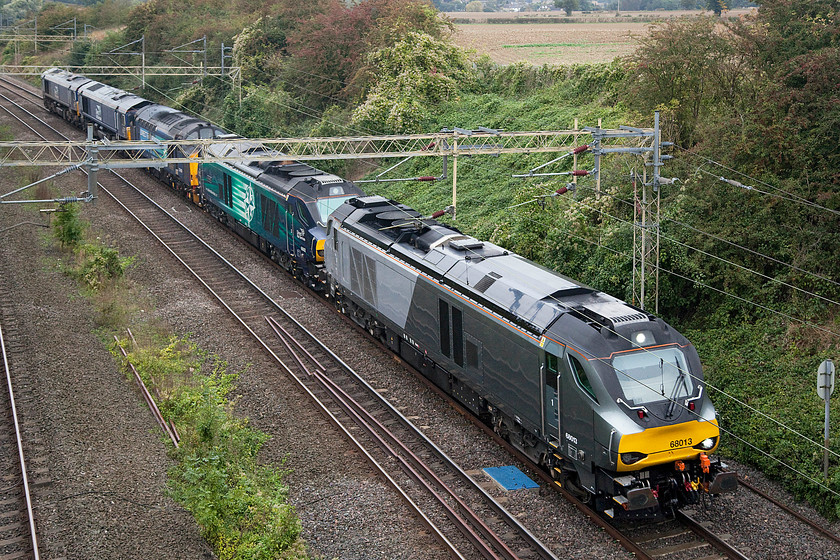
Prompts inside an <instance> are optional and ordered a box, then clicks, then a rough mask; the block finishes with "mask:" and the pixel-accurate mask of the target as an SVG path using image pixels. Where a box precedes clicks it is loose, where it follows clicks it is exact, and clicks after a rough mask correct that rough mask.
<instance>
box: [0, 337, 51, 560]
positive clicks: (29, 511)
mask: <svg viewBox="0 0 840 560" xmlns="http://www.w3.org/2000/svg"><path fill="white" fill-rule="evenodd" d="M0 348H2V354H3V369H4V370H5V372H6V386H7V388H8V390H9V402H10V407H11V412H12V419H13V421H14V425H15V438H16V439H17V448H18V459H19V461H20V471H21V479H22V481H23V493H24V495H25V497H26V515H27V518H28V520H29V533H30V535H31V542H32V554H33V556H34V560H40V558H41V553H40V552H39V550H38V533H37V529H36V528H35V509H34V508H33V506H32V493H31V492H30V489H29V477H28V476H27V474H26V457H25V456H24V453H23V435H22V434H21V429H20V421H19V420H18V414H17V406H16V405H15V391H14V388H13V386H12V373H11V370H10V369H9V358H8V356H7V355H6V340H5V339H4V338H3V328H2V326H1V325H0Z"/></svg>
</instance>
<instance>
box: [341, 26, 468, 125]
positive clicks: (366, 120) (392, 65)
mask: <svg viewBox="0 0 840 560" xmlns="http://www.w3.org/2000/svg"><path fill="white" fill-rule="evenodd" d="M368 65H369V69H368V71H369V72H370V73H371V74H373V75H375V77H376V81H375V82H373V79H372V78H371V82H373V83H374V85H373V87H372V88H371V89H370V91H369V93H368V95H367V97H366V99H365V101H364V103H362V104H361V105H360V106H359V107H358V108H357V109H356V111H355V112H354V113H353V122H354V124H356V125H358V126H363V127H365V128H367V129H369V130H378V131H381V132H393V133H402V132H421V127H420V125H421V123H422V122H423V120H424V119H425V117H426V115H427V114H428V112H429V111H430V110H431V108H432V107H434V106H435V105H437V104H439V103H441V102H442V101H445V100H447V99H449V98H450V97H452V96H453V95H455V93H456V92H457V90H458V87H459V81H460V82H465V81H466V80H467V76H468V72H467V59H466V56H465V55H464V53H463V51H461V50H460V49H457V48H455V47H453V46H451V45H449V44H448V43H445V42H443V41H440V40H438V39H435V38H434V37H432V36H430V35H427V34H425V33H419V32H409V33H408V34H407V35H406V36H405V37H404V38H403V39H402V40H400V41H398V42H396V43H395V44H394V45H393V46H390V47H383V48H381V49H379V50H377V51H375V52H373V53H371V54H370V55H369V57H368Z"/></svg>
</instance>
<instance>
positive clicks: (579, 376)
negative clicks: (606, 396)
mask: <svg viewBox="0 0 840 560" xmlns="http://www.w3.org/2000/svg"><path fill="white" fill-rule="evenodd" d="M569 365H570V366H571V369H572V374H573V375H574V376H575V381H576V382H577V385H578V387H580V388H581V389H583V392H584V393H586V394H587V395H588V396H589V397H590V398H591V399H592V400H593V401H595V402H596V403H597V402H598V397H596V396H595V389H593V388H592V382H590V381H589V377H588V376H587V374H586V370H585V369H584V367H583V364H582V363H580V361H578V359H577V358H575V357H574V356H569Z"/></svg>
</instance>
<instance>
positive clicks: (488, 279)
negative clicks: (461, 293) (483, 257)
mask: <svg viewBox="0 0 840 560" xmlns="http://www.w3.org/2000/svg"><path fill="white" fill-rule="evenodd" d="M499 278H501V275H499V274H496V273H495V272H490V273H488V274H486V275H485V276H484V278H482V279H481V280H479V281H478V284H476V285H475V289H476V290H478V291H479V292H481V293H482V294H483V293H484V292H486V291H487V288H489V287H490V286H492V285H493V284H494V283H495V282H496V280H498V279H499Z"/></svg>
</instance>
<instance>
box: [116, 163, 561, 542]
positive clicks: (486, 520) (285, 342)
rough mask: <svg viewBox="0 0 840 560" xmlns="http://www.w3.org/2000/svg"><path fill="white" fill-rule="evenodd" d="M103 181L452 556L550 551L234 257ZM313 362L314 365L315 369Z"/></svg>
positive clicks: (126, 189) (126, 187) (137, 195)
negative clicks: (403, 480)
mask: <svg viewBox="0 0 840 560" xmlns="http://www.w3.org/2000/svg"><path fill="white" fill-rule="evenodd" d="M123 181H124V180H123ZM101 189H102V191H103V192H105V193H107V194H108V195H109V196H111V197H112V198H114V200H115V201H117V203H118V204H119V205H120V206H121V207H122V208H123V209H124V210H125V211H126V212H128V213H129V214H130V215H131V216H133V217H134V218H135V219H136V220H137V221H138V222H139V223H140V224H141V225H142V226H143V227H144V228H146V229H147V231H148V232H149V233H150V234H151V235H152V236H153V237H155V239H157V240H158V241H159V242H160V243H161V244H162V245H163V246H164V247H166V249H167V250H168V251H169V252H170V253H171V254H172V255H173V256H174V257H175V258H176V259H177V260H178V261H179V262H180V263H181V264H182V265H183V266H184V267H186V268H187V270H189V272H190V273H191V274H192V275H193V276H194V277H195V279H196V282H197V283H198V284H200V285H202V286H204V288H205V289H207V290H208V291H209V292H210V293H211V294H212V295H213V296H214V297H215V298H216V299H217V300H218V301H219V303H220V304H221V305H222V307H224V308H225V309H226V310H227V311H228V312H229V313H230V314H231V315H232V316H233V317H234V318H235V319H236V321H238V322H239V323H240V324H241V325H242V327H243V328H244V329H245V330H246V331H248V332H249V333H250V334H251V335H252V336H253V337H254V338H255V340H257V341H258V343H259V344H260V345H262V346H263V347H264V348H265V349H266V351H268V352H269V354H271V355H272V356H273V357H274V358H275V359H276V360H277V362H278V363H279V364H280V365H281V367H282V368H283V369H284V370H285V371H286V372H287V373H288V374H289V375H290V376H292V378H293V379H294V380H295V381H296V382H297V383H298V384H299V385H300V386H301V387H302V388H303V389H304V390H305V391H306V392H307V393H308V394H309V395H310V396H311V397H312V398H313V400H314V401H315V402H316V403H317V404H318V406H319V407H321V409H322V410H323V411H324V414H325V415H326V416H327V418H328V419H330V420H331V421H332V422H333V423H335V424H336V426H338V427H339V429H341V430H343V431H344V432H345V434H346V435H347V437H348V438H350V440H351V441H352V442H353V443H354V445H356V446H357V447H358V449H359V450H360V451H361V452H362V453H363V454H364V455H365V456H366V457H367V458H368V460H369V461H370V462H371V464H372V465H374V467H375V468H376V469H377V470H379V472H380V473H381V474H382V475H383V476H385V477H386V479H388V480H389V481H392V484H393V485H394V487H395V489H396V490H397V491H398V492H399V493H400V494H401V495H402V497H403V498H404V500H405V501H406V502H407V503H408V504H409V505H411V506H412V507H413V508H415V510H416V511H417V514H418V516H419V517H420V518H421V519H422V520H423V521H424V522H425V523H426V525H427V526H428V527H429V529H430V530H431V531H432V532H433V534H435V535H436V536H437V538H438V540H439V541H440V542H441V543H442V544H443V545H444V546H446V547H449V548H450V550H451V553H452V554H453V555H454V556H455V557H457V558H507V559H514V558H523V559H525V558H554V555H553V554H552V553H551V552H550V551H548V550H547V549H546V548H545V547H544V546H543V545H542V544H541V543H540V542H539V541H538V540H537V539H536V538H535V537H533V535H531V534H530V533H529V532H528V531H527V530H526V529H525V528H524V526H522V525H521V524H520V523H519V522H518V521H516V519H515V518H513V517H512V516H510V515H509V514H507V512H506V511H505V510H504V508H502V507H501V506H500V505H499V504H498V503H496V502H495V500H493V498H492V497H490V495H489V494H487V493H486V492H485V491H484V490H483V489H482V488H481V487H480V486H479V485H478V484H476V483H475V482H474V481H473V480H472V479H471V478H470V477H469V476H468V475H466V474H465V473H464V472H463V471H461V470H460V469H459V468H458V467H457V465H455V464H454V463H453V462H452V461H450V460H448V458H447V457H446V456H445V455H444V454H443V453H442V452H441V451H440V450H439V449H438V448H437V447H436V446H435V445H434V444H433V443H432V442H431V441H429V440H428V439H427V438H426V437H425V436H423V434H422V433H421V432H420V431H419V430H417V429H416V428H414V427H413V426H412V425H411V423H410V422H408V420H407V419H406V418H405V417H403V416H402V414H400V413H399V411H397V410H396V409H395V408H393V407H391V406H390V405H389V404H388V403H387V401H385V400H384V399H382V398H381V397H380V395H379V394H378V393H377V392H376V390H375V389H374V388H372V387H370V386H369V385H368V384H367V383H365V382H364V380H363V379H362V378H361V377H360V376H359V375H358V374H356V373H355V372H353V371H352V369H350V368H349V366H347V365H346V364H344V362H343V361H342V360H341V359H340V358H338V356H336V355H335V354H333V353H332V352H331V351H329V349H328V348H327V347H326V346H324V345H323V344H321V343H320V342H319V341H318V339H317V337H315V336H314V335H312V333H309V332H308V331H307V330H306V329H305V328H304V327H303V326H301V325H300V324H299V323H297V321H295V320H294V319H293V318H292V317H291V316H290V315H288V314H287V313H286V312H285V311H284V310H283V309H282V308H281V307H280V306H279V305H277V304H276V303H275V302H273V301H272V300H271V298H270V297H268V296H267V295H266V294H265V293H264V292H263V291H262V290H261V289H260V288H259V287H258V286H256V285H255V284H254V283H252V282H251V281H250V280H249V279H248V278H247V277H246V276H245V275H244V274H242V273H241V272H239V271H238V269H237V268H236V267H235V266H234V265H233V264H232V263H230V262H228V261H227V260H225V259H224V258H223V257H222V256H221V255H219V254H218V253H217V252H216V251H214V250H213V249H212V248H211V247H210V246H209V245H208V244H207V243H205V242H204V241H203V240H201V239H200V238H198V237H197V236H196V235H195V234H193V233H192V232H190V231H189V230H188V229H187V228H186V227H184V226H183V225H181V223H180V222H179V221H178V220H177V219H175V218H174V217H173V216H171V215H170V214H168V213H167V212H166V211H165V210H164V209H163V208H161V207H159V206H157V205H156V204H155V203H153V202H152V201H151V199H149V198H148V197H147V196H146V195H145V194H143V193H142V191H140V190H139V189H137V188H135V187H133V186H132V185H130V184H128V183H123V185H121V186H120V185H114V184H112V181H108V180H104V178H103V182H102V184H101ZM293 341H297V342H296V343H295V342H293ZM301 347H305V348H307V349H308V351H309V354H308V355H306V354H305V353H303V352H302V351H301V350H300V348H301ZM292 348H297V350H292ZM295 357H297V358H298V359H299V360H301V361H300V362H298V363H300V364H304V360H310V362H309V363H310V368H309V369H301V367H300V366H297V365H296V366H294V367H292V366H290V365H289V364H290V363H292V361H293V360H294V359H295ZM315 363H316V364H318V365H317V366H316V367H315V368H313V367H312V366H311V364H315ZM385 426H387V427H388V428H387V429H386V428H385ZM398 469H399V470H402V471H403V472H406V473H408V474H409V475H410V476H411V477H412V479H413V481H414V483H413V484H410V485H404V484H399V483H397V481H396V479H397V478H398V476H397V475H396V474H395V471H397V470H398ZM420 504H422V506H421V505H420ZM463 551H467V552H463Z"/></svg>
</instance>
